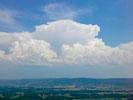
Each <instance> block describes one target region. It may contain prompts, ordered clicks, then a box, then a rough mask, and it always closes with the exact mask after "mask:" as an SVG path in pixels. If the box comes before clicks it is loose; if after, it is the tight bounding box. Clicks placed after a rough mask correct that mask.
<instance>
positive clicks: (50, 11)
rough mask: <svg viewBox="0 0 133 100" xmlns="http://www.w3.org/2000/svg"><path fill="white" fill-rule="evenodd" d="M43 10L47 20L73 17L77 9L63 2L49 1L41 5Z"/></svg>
mask: <svg viewBox="0 0 133 100" xmlns="http://www.w3.org/2000/svg"><path fill="white" fill-rule="evenodd" d="M43 12H44V13H45V15H46V17H47V18H48V19H49V20H59V19H74V18H75V17H76V16H77V11H75V10H74V9H72V8H71V7H68V6H66V5H64V4H58V3H50V4H48V5H45V6H44V7H43Z"/></svg>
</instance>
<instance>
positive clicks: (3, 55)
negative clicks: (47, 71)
mask: <svg viewBox="0 0 133 100" xmlns="http://www.w3.org/2000/svg"><path fill="white" fill-rule="evenodd" d="M99 31H100V28H99V26H97V25H91V24H89V25H86V24H81V23H77V22H74V21H72V20H59V21H54V22H50V23H47V24H43V25H38V26H36V29H35V31H34V32H19V33H4V32H0V46H1V48H0V49H1V50H0V62H2V61H7V62H8V61H10V62H13V63H16V62H19V63H22V64H31V65H35V64H38V65H53V66H56V65H59V64H70V65H73V64H78V65H82V64H84V65H114V64H115V65H124V66H127V65H132V64H133V62H132V61H133V54H132V51H133V42H129V43H127V44H121V45H119V46H117V47H110V46H108V45H106V43H104V41H103V40H102V39H99V38H97V36H98V32H99ZM4 45H6V47H4ZM57 45H58V46H57ZM2 47H4V48H2Z"/></svg>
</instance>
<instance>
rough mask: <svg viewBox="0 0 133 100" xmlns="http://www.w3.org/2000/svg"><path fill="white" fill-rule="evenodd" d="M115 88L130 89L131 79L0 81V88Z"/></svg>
mask: <svg viewBox="0 0 133 100" xmlns="http://www.w3.org/2000/svg"><path fill="white" fill-rule="evenodd" d="M69 85H75V86H87V87H88V86H117V87H132V88H133V78H112V79H91V78H49V79H18V80H0V86H8V87H10V86H11V87H14V86H15V87H16V86H21V87H25V86H26V87H36V86H44V87H50V86H69Z"/></svg>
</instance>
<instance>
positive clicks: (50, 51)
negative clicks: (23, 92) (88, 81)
mask: <svg viewBox="0 0 133 100" xmlns="http://www.w3.org/2000/svg"><path fill="white" fill-rule="evenodd" d="M132 5H133V1H132V0H108V1H107V0H0V37H1V38H0V39H1V40H0V67H1V66H7V67H1V73H0V78H26V77H27V78H30V77H31V78H38V77H42V76H44V77H54V76H55V77H133V73H132V71H131V70H132V69H133V68H132V64H133V63H132V60H133V56H132V55H133V54H132V50H133V49H132V47H133V42H132V41H133V19H132V18H133V13H132V9H133V7H132ZM49 22H51V23H50V24H48V23H49ZM64 23H65V24H64ZM81 24H82V25H81ZM90 24H92V26H91V25H90ZM86 25H88V26H86ZM89 25H90V26H89ZM46 27H50V28H49V29H47V28H46ZM52 27H53V28H52ZM66 27H68V31H66ZM86 27H87V28H86ZM54 29H56V30H54ZM69 29H71V30H72V31H71V30H69ZM54 32H55V33H54ZM73 32H77V35H75V34H73ZM84 33H89V35H86V34H84ZM55 34H57V35H55ZM87 38H88V39H87ZM101 39H102V40H101ZM29 40H30V41H29ZM86 41H88V42H86ZM38 44H40V47H38ZM94 44H95V46H94ZM25 45H26V46H27V48H32V49H31V50H29V49H25V48H26V47H25ZM32 45H33V46H32ZM91 46H94V47H91ZM87 47H88V49H86V48H87ZM92 48H94V50H95V51H93V50H92V51H91V49H92ZM38 49H39V50H38ZM27 50H28V51H27ZM78 50H79V51H78ZM82 50H83V51H84V52H86V53H87V54H88V56H87V57H88V58H87V57H86V55H87V54H84V52H83V51H82ZM89 50H90V51H89ZM100 50H101V51H100ZM102 50H103V51H102ZM88 51H89V52H88ZM95 52H96V55H95V54H94V55H92V54H93V53H95ZM103 52H107V53H106V54H104V53H103ZM26 53H29V54H26ZM71 53H73V54H71ZM21 54H22V55H21ZM69 54H70V55H69ZM78 54H81V56H82V57H83V62H81V63H80V64H79V63H77V62H76V61H77V59H78V60H79V59H80V60H81V58H79V57H77V56H76V57H77V58H76V57H75V55H78ZM23 55H24V56H23ZM42 55H43V57H44V60H42V62H44V63H43V64H40V63H42V62H41V60H39V61H37V63H35V64H34V63H33V64H31V62H32V61H33V60H38V59H40V57H42ZM71 55H72V56H71ZM62 56H63V57H62ZM111 56H114V58H113V57H111ZM38 57H39V58H38ZM65 57H66V58H67V57H71V58H73V59H74V60H75V61H74V62H70V61H68V59H67V60H66V58H65ZM101 57H103V60H101V59H102V58H101ZM1 59H2V60H1ZM3 59H4V60H3ZM7 59H8V60H7ZM11 59H14V60H13V61H11ZM25 59H26V63H25V62H23V61H25ZM27 59H30V60H28V61H27ZM51 59H52V60H51ZM53 59H54V60H53ZM95 59H96V60H95ZM99 59H100V61H101V62H100V61H98V60H99ZM118 59H119V60H118ZM45 60H50V61H49V62H50V67H49V62H47V61H45ZM55 60H56V64H57V62H58V64H57V65H56V64H55ZM69 60H70V59H69ZM91 60H92V62H93V63H91ZM51 61H52V62H51ZM63 61H64V62H63ZM88 61H89V62H88ZM14 62H15V63H14ZM16 62H19V63H17V64H16ZM59 62H60V64H59ZM20 63H21V64H20ZM27 63H28V64H27ZM51 63H52V64H54V65H55V66H56V67H55V68H53V65H51ZM75 63H76V65H75ZM82 63H83V65H82ZM101 63H105V64H101ZM9 65H10V66H11V67H9ZM18 66H23V67H18ZM31 66H32V67H31ZM41 66H45V67H41ZM51 66H52V67H51ZM57 66H59V67H57ZM60 66H64V67H61V68H60ZM74 66H78V67H77V68H75V67H74ZM83 66H85V67H83ZM87 66H88V67H87ZM92 66H93V67H92ZM106 66H109V67H106ZM120 66H123V67H120ZM125 66H126V67H125ZM99 67H100V69H99ZM8 69H11V70H10V71H9V70H8ZM70 69H71V70H70ZM29 71H30V73H29Z"/></svg>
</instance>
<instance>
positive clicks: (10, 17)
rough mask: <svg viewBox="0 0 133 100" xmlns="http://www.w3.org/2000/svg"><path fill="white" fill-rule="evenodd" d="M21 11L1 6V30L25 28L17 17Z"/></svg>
mask: <svg viewBox="0 0 133 100" xmlns="http://www.w3.org/2000/svg"><path fill="white" fill-rule="evenodd" d="M19 15H20V12H17V11H16V10H10V9H7V8H4V7H2V8H0V30H1V31H20V30H21V29H23V27H22V25H21V24H20V23H19V21H18V20H17V18H18V17H19Z"/></svg>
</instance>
